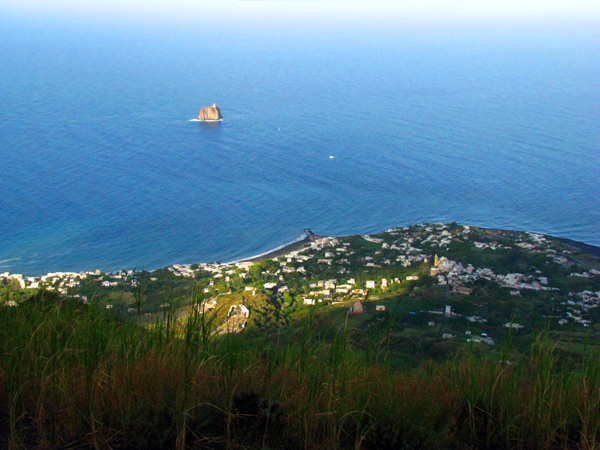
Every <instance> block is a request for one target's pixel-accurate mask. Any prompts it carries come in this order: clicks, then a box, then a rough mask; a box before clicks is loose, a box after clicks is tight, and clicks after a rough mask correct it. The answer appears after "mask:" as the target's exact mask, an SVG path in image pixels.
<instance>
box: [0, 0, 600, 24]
mask: <svg viewBox="0 0 600 450" xmlns="http://www.w3.org/2000/svg"><path fill="white" fill-rule="evenodd" d="M0 13H2V14H3V15H4V16H7V15H8V16H9V17H10V16H11V15H13V16H18V17H27V16H32V17H38V18H59V19H60V18H62V19H75V20H85V19H90V20H99V19H100V20H109V21H110V20H118V21H132V22H135V21H138V22H139V21H142V22H143V21H149V22H159V23H160V22H175V23H177V22H181V23H185V22H188V23H189V22H197V23H211V22H213V23H217V22H218V23H223V22H228V23H252V24H265V25H266V24H282V23H300V24H301V23H313V24H315V23H316V24H322V25H324V26H328V25H335V24H351V23H355V24H360V23H372V24H377V23H381V24H395V23H402V22H412V23H415V22H416V23H419V22H424V23H432V22H456V21H458V22H460V21H466V22H468V21H476V22H477V21H478V22H481V21H483V22H485V21H504V20H511V21H525V22H534V23H543V22H556V21H583V22H590V21H594V22H600V20H599V19H600V1H598V0H352V1H347V0H211V1H207V0H16V1H15V0H0Z"/></svg>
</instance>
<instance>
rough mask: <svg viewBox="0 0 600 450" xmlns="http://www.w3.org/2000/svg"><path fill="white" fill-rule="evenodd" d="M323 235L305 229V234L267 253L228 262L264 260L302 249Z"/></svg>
mask: <svg viewBox="0 0 600 450" xmlns="http://www.w3.org/2000/svg"><path fill="white" fill-rule="evenodd" d="M322 237H323V236H319V235H317V234H315V233H313V232H312V231H311V230H304V234H303V235H302V236H300V237H299V238H298V239H296V240H294V241H292V242H289V243H287V244H284V245H281V246H279V247H276V248H274V249H272V250H269V251H267V252H265V253H261V254H260V255H256V256H250V257H249V258H242V259H239V260H237V261H232V262H230V263H228V264H236V263H241V262H256V261H264V260H267V259H273V258H278V257H280V256H283V255H285V254H287V253H290V252H296V251H299V250H302V249H303V248H304V247H306V246H307V245H309V244H310V243H311V242H313V241H314V240H316V239H320V238H322Z"/></svg>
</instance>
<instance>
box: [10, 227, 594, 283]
mask: <svg viewBox="0 0 600 450" xmlns="http://www.w3.org/2000/svg"><path fill="white" fill-rule="evenodd" d="M414 225H422V224H414ZM459 225H462V226H466V225H465V224H459ZM470 226H474V227H477V228H480V229H483V230H488V231H490V232H501V233H527V232H528V231H523V230H510V229H502V228H492V227H482V226H477V225H470ZM382 232H383V231H382ZM359 234H361V233H356V234H354V235H359ZM370 234H374V235H376V234H378V233H370ZM537 234H541V235H542V236H545V237H547V238H551V239H555V240H557V241H560V242H563V243H565V244H568V245H572V246H573V247H576V248H578V249H580V250H581V251H583V252H585V253H589V254H591V255H594V256H597V257H600V246H595V245H592V244H588V243H585V242H581V241H576V240H573V239H569V238H563V237H558V236H553V235H550V234H545V233H537ZM344 236H353V235H352V234H349V235H340V236H337V235H328V236H324V235H317V234H315V233H314V232H313V231H311V230H308V229H305V230H304V233H303V235H302V236H301V237H299V238H298V239H296V240H294V241H292V242H288V243H287V244H283V245H280V246H278V247H275V248H273V249H271V250H267V251H266V252H264V253H261V254H258V255H254V256H248V257H244V258H240V259H236V260H233V261H227V262H224V263H220V262H219V263H218V264H222V265H233V264H236V263H242V262H259V261H265V260H267V259H273V258H278V257H280V256H283V255H285V254H287V253H290V252H294V251H299V250H302V249H304V248H306V247H307V246H308V245H309V244H310V243H311V242H313V241H315V240H317V239H322V238H325V237H344ZM193 264H206V263H202V262H192V263H175V264H170V265H166V266H161V267H156V268H154V269H144V270H143V271H146V272H153V271H155V270H160V269H165V268H167V267H172V266H173V265H193ZM127 270H131V269H125V268H123V269H118V270H116V271H105V270H103V269H96V270H92V269H89V270H80V271H54V272H47V274H55V273H73V274H76V273H77V274H86V273H97V272H101V273H116V272H121V271H127ZM134 270H135V269H134ZM0 275H4V276H10V275H19V274H18V273H11V272H10V271H3V270H2V269H0ZM22 276H25V277H33V278H39V277H41V276H43V275H31V274H25V273H23V275H22Z"/></svg>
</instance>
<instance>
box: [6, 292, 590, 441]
mask: <svg viewBox="0 0 600 450" xmlns="http://www.w3.org/2000/svg"><path fill="white" fill-rule="evenodd" d="M199 302H201V300H199V299H198V298H196V299H195V301H193V302H192V307H191V309H190V315H189V316H188V318H187V320H186V321H185V322H183V323H182V322H177V321H175V320H174V316H173V315H171V314H169V313H168V312H166V313H165V315H164V318H163V320H162V321H160V322H157V324H156V325H155V326H153V327H150V329H148V328H143V327H141V326H138V325H137V324H134V323H130V322H122V321H118V320H116V319H115V318H113V317H111V316H110V314H109V313H107V312H106V311H105V310H104V309H102V308H101V307H99V306H96V305H94V304H91V305H82V304H81V303H76V302H67V301H63V302H56V301H54V300H52V301H48V300H47V299H43V298H39V297H38V298H37V299H36V300H30V301H28V302H24V303H22V304H20V305H19V306H17V307H9V306H0V447H2V448H9V449H20V448H48V449H53V448H73V449H75V448H78V449H80V448H94V447H95V448H126V449H137V448H140V449H152V448H156V449H168V448H176V449H184V448H215V449H220V448H227V449H233V448H236V449H238V448H327V449H329V448H356V449H408V448H430V449H435V448H465V449H466V448H477V449H501V448H523V449H525V448H526V449H536V448H540V449H550V448H581V449H594V448H600V432H599V427H600V361H599V359H598V356H597V355H595V354H588V356H587V357H586V358H585V359H584V360H582V361H580V362H578V363H577V367H576V369H574V370H573V368H572V367H569V366H566V365H564V364H563V363H562V362H561V360H560V359H559V357H558V356H557V353H556V352H555V351H554V349H553V348H552V347H551V346H550V344H549V343H548V341H547V340H546V339H545V338H544V335H543V334H542V335H540V336H539V338H538V339H537V340H536V342H535V344H534V345H533V346H532V347H531V350H530V352H529V353H528V354H527V355H525V356H522V357H519V358H517V357H515V356H514V355H510V348H509V346H508V345H507V346H506V348H505V350H504V354H503V355H501V357H500V358H499V357H498V354H497V353H495V354H493V355H491V354H490V356H489V357H488V358H487V359H486V358H483V359H482V358H481V357H478V358H475V357H472V356H469V355H467V356H461V357H460V358H459V359H454V360H451V361H445V362H433V361H424V362H423V363H422V364H421V365H420V366H419V367H417V368H412V369H406V370H404V371H402V370H401V371H398V370H392V369H390V368H389V366H388V364H386V352H387V351H389V349H388V348H387V346H386V342H385V341H382V342H379V343H374V345H373V351H372V352H368V353H369V354H370V356H367V357H365V356H364V354H361V355H360V356H359V354H357V353H355V352H354V351H353V349H352V342H351V340H350V339H349V337H348V333H347V332H346V329H345V327H343V326H342V327H340V329H335V330H328V334H329V335H330V336H333V338H332V339H328V340H323V339H321V338H320V336H321V335H322V333H321V332H320V330H318V328H317V327H316V326H315V324H314V323H313V319H312V318H311V317H308V318H306V319H305V320H303V321H301V322H299V323H298V324H297V327H296V328H295V332H294V334H293V335H292V336H291V337H290V336H289V335H287V336H286V337H285V338H283V337H282V335H281V333H278V332H277V331H272V332H264V333H261V334H260V335H251V334H241V335H224V336H215V335H214V333H213V330H214V328H215V323H214V321H213V317H212V316H209V315H208V314H207V315H204V314H201V313H198V310H199V309H198V308H196V306H198V303H199ZM499 353H502V352H499ZM588 353H589V352H588ZM509 359H511V360H512V363H507V360H509Z"/></svg>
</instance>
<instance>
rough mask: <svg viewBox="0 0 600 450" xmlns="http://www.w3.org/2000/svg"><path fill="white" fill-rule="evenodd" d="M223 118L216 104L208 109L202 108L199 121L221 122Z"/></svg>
mask: <svg viewBox="0 0 600 450" xmlns="http://www.w3.org/2000/svg"><path fill="white" fill-rule="evenodd" d="M222 118H223V116H222V115H221V110H220V109H219V107H218V106H217V105H216V103H215V104H213V105H212V106H207V107H206V108H202V109H201V110H200V114H199V115H198V120H205V121H213V120H221V119H222Z"/></svg>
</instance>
